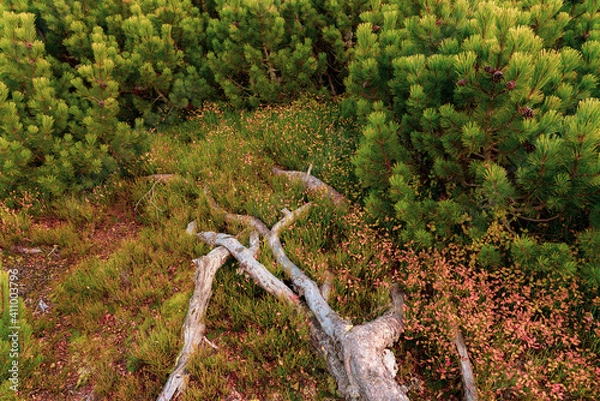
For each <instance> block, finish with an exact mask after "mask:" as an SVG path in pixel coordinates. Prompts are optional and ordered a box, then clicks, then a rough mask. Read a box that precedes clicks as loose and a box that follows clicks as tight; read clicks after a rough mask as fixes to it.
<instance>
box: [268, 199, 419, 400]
mask: <svg viewBox="0 0 600 401" xmlns="http://www.w3.org/2000/svg"><path fill="white" fill-rule="evenodd" d="M306 209H307V208H306V206H303V207H301V208H299V209H297V210H296V211H295V212H294V213H289V212H288V213H286V216H285V217H284V218H283V219H282V220H280V221H279V222H278V223H277V224H275V226H273V228H272V229H271V234H270V235H269V237H268V243H269V245H270V247H271V250H272V252H273V254H274V255H275V259H276V260H277V263H279V265H280V266H281V267H282V269H283V271H284V272H285V273H286V274H287V275H288V277H289V279H290V281H291V282H292V284H293V286H294V289H295V290H296V292H297V293H298V294H299V295H303V296H304V299H305V300H306V303H307V305H308V307H309V309H310V310H311V312H312V313H313V314H314V316H315V319H316V320H317V321H318V322H319V325H320V326H321V328H322V329H323V331H324V332H325V334H327V336H328V337H329V339H330V340H331V342H332V343H333V344H334V347H335V349H337V350H339V351H338V355H337V358H338V359H339V361H340V362H341V364H342V366H344V376H345V378H346V379H347V383H345V384H342V383H340V382H339V381H338V388H339V390H340V392H341V393H342V394H343V395H344V397H345V398H346V399H348V400H355V399H364V400H408V397H407V395H406V390H405V389H403V388H401V387H400V386H399V385H398V383H397V382H396V380H395V379H394V377H393V375H392V373H391V372H389V371H388V370H387V369H386V367H385V365H384V363H383V355H384V350H385V349H386V348H387V347H391V346H392V345H393V344H394V343H395V342H396V341H397V340H398V338H399V337H400V333H401V331H402V308H403V298H402V296H401V295H400V294H399V293H397V291H396V290H394V291H392V298H393V301H394V302H393V307H392V309H391V310H390V311H389V312H388V313H386V314H385V315H383V316H381V317H380V318H378V319H376V320H374V321H372V322H369V323H366V324H362V325H359V326H354V327H353V326H352V325H351V324H350V323H349V322H348V321H346V320H344V319H342V318H341V317H340V316H339V315H338V313H336V312H335V311H333V310H332V309H331V307H330V306H329V304H328V303H327V301H325V299H324V298H323V296H322V293H321V291H320V289H319V287H318V286H317V284H316V283H315V282H314V281H313V280H311V279H310V278H309V277H308V276H306V274H304V272H303V271H302V270H301V269H300V268H298V266H296V265H295V264H294V263H293V262H292V261H291V260H290V259H289V258H288V257H287V255H286V254H285V252H284V250H283V247H282V245H281V242H280V240H279V233H280V232H281V231H282V230H283V229H284V228H285V227H287V226H289V225H290V224H292V223H293V222H294V221H295V220H296V218H298V216H300V215H302V214H303V213H304V212H305V211H306ZM336 379H337V378H336ZM344 385H345V386H346V387H343V386H344Z"/></svg>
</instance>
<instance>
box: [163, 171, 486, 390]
mask: <svg viewBox="0 0 600 401" xmlns="http://www.w3.org/2000/svg"><path fill="white" fill-rule="evenodd" d="M273 172H274V173H275V174H278V175H287V176H290V177H292V178H296V179H301V180H302V181H303V182H304V183H305V185H306V186H307V188H308V189H309V190H311V191H322V192H324V193H325V194H326V195H327V196H329V197H330V198H331V199H332V201H333V202H334V203H335V204H336V205H341V204H343V203H346V202H347V201H346V200H345V198H344V197H343V195H341V194H340V193H338V192H337V191H335V190H334V189H333V188H331V187H330V186H328V185H327V184H325V183H323V182H322V181H320V180H318V179H317V178H315V177H313V176H311V175H310V170H309V172H308V173H302V172H297V171H283V170H280V169H277V168H274V169H273ZM205 192H206V196H207V199H208V202H209V205H210V207H211V209H212V210H213V211H214V212H219V213H224V215H225V219H226V221H236V222H240V223H242V224H245V225H247V226H250V227H252V228H253V229H254V230H255V231H254V233H253V235H252V238H251V243H252V246H251V248H246V247H245V246H243V245H242V244H241V243H240V242H239V241H238V240H237V239H236V238H235V237H233V236H231V235H227V234H219V233H214V232H201V233H198V234H197V235H198V237H199V238H200V239H201V240H203V241H204V242H206V243H208V244H210V245H212V246H216V248H215V249H214V250H213V251H211V252H210V253H209V254H208V255H206V256H204V257H203V258H200V259H198V262H197V264H198V269H197V271H196V289H195V291H194V295H193V296H192V299H191V300H190V308H189V310H188V316H187V318H186V321H185V323H184V326H183V340H184V346H183V349H182V351H181V353H180V355H179V357H178V359H177V364H176V367H175V369H174V371H173V372H172V373H171V375H170V377H169V379H168V381H167V384H166V385H165V387H164V389H163V392H162V393H161V395H160V396H159V398H158V401H170V400H171V399H172V398H173V397H174V396H177V394H180V393H181V391H182V390H183V388H184V387H185V383H186V379H187V375H186V372H185V367H186V364H187V362H188V360H189V358H190V356H191V355H192V353H193V352H194V350H195V349H196V347H198V346H199V344H200V342H201V341H202V340H203V338H204V330H205V325H204V323H203V318H204V313H205V311H206V307H207V303H208V300H209V298H210V294H211V285H212V280H213V278H214V275H215V273H216V271H217V269H218V268H219V267H220V266H221V265H222V264H223V263H224V262H225V260H226V259H227V258H228V257H229V256H233V257H234V258H235V259H237V261H238V262H239V263H240V269H241V270H242V271H243V272H244V273H245V274H246V275H248V276H250V277H251V278H252V279H253V280H254V282H255V283H256V284H257V285H259V286H260V287H262V288H263V289H265V290H266V291H267V292H268V293H270V294H272V295H274V296H276V297H277V298H278V299H279V300H280V301H282V302H285V303H288V304H290V305H293V306H294V307H295V308H296V310H298V311H299V312H300V313H301V314H303V315H305V316H307V317H308V318H309V319H310V322H311V324H310V329H311V337H312V339H313V343H314V345H315V347H316V348H317V350H318V351H319V352H320V353H321V354H322V355H323V357H324V358H325V359H326V361H327V364H328V368H329V371H330V373H331V375H332V376H333V377H334V378H335V380H336V382H337V384H338V389H339V391H340V393H341V394H342V395H343V396H344V397H345V398H346V399H347V400H369V401H370V400H378V401H379V400H381V401H384V400H389V401H392V400H394V401H398V400H399V401H408V400H409V398H408V396H407V392H408V390H407V389H406V387H404V386H400V385H399V384H398V383H397V382H396V380H395V378H394V377H395V374H396V371H397V369H396V368H395V366H393V365H395V359H394V358H393V354H392V353H391V351H390V350H389V349H387V348H389V347H391V346H392V345H393V344H394V343H395V342H396V341H398V339H399V336H400V333H401V331H402V330H403V306H404V299H403V295H402V294H401V293H400V292H399V291H398V289H397V288H396V287H393V288H392V290H391V297H392V307H391V308H390V310H389V311H388V312H386V313H385V314H384V315H383V316H381V317H379V318H377V319H375V320H373V321H371V322H368V323H365V324H361V325H359V326H353V325H352V324H351V323H350V322H349V321H347V320H345V319H343V318H342V317H340V315H339V314H338V313H337V312H335V311H334V310H332V309H331V307H330V306H329V304H328V302H327V298H328V287H329V286H330V285H331V284H330V283H329V281H330V280H331V278H328V280H327V282H326V283H325V284H324V285H323V287H322V288H319V286H318V285H317V284H316V283H315V282H314V281H313V280H312V279H310V278H309V277H308V276H307V275H306V274H305V273H304V272H303V271H302V270H301V269H300V268H299V267H298V266H296V265H295V264H294V263H293V262H292V261H291V260H290V259H289V258H288V256H287V255H286V253H285V251H284V250H283V246H282V244H281V241H280V239H279V235H280V233H281V232H282V231H283V229H284V228H286V227H288V226H290V225H291V224H293V223H294V222H295V221H296V220H297V219H299V218H300V217H301V216H303V215H304V214H305V213H306V212H307V211H308V210H309V208H310V207H311V205H310V204H306V205H304V206H302V207H300V208H298V209H297V210H295V211H294V212H290V211H288V210H284V211H283V212H284V214H285V216H284V217H283V218H282V219H281V220H280V221H279V222H278V223H277V224H275V225H274V226H273V228H272V229H270V230H269V229H268V227H267V226H266V225H265V224H264V223H263V222H262V221H260V220H259V219H258V218H256V217H253V216H243V215H237V214H233V213H229V212H227V211H224V210H223V209H222V208H221V207H220V206H219V205H218V204H217V203H216V202H215V201H214V199H213V198H212V196H211V195H210V193H209V192H208V190H206V189H205ZM187 231H188V233H190V234H192V233H195V232H196V226H195V223H194V222H192V223H190V225H188V228H187ZM259 234H260V235H261V236H262V237H263V238H264V239H265V243H266V244H268V246H269V247H270V248H271V251H272V253H273V255H274V257H275V259H276V261H277V263H278V264H279V265H280V266H281V268H282V270H283V272H284V273H285V275H286V276H287V278H288V279H289V280H290V281H291V284H292V289H290V288H289V287H288V286H286V285H285V284H284V283H283V282H282V281H281V280H280V279H278V278H277V277H275V276H274V275H273V274H272V273H271V272H269V270H268V269H267V268H266V267H265V266H264V265H262V264H261V263H259V262H258V261H257V260H256V252H257V250H258V244H259V241H258V235H259ZM301 298H303V301H304V302H300V299H301ZM455 344H456V346H457V349H458V351H459V354H460V355H461V370H462V372H463V380H464V385H465V400H466V401H476V399H477V398H476V397H477V396H476V391H474V389H475V384H474V380H473V374H472V369H471V366H470V362H469V360H468V355H467V354H466V346H464V340H463V339H462V336H461V335H460V333H459V335H458V336H457V339H455ZM463 351H464V354H463ZM464 355H466V357H465V356H464ZM465 358H466V359H465ZM463 365H464V366H463ZM467 392H469V394H475V395H474V397H475V398H467V396H466V394H467Z"/></svg>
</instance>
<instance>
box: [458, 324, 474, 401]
mask: <svg viewBox="0 0 600 401" xmlns="http://www.w3.org/2000/svg"><path fill="white" fill-rule="evenodd" d="M453 342H454V345H456V350H457V351H458V355H460V372H461V375H462V382H463V390H464V397H463V399H464V401H477V399H478V396H477V386H476V385H475V377H474V375H473V367H472V366H471V360H470V358H469V352H468V351H467V345H466V344H465V339H464V338H463V335H462V333H461V332H460V331H458V333H457V334H456V337H455V338H454V340H453Z"/></svg>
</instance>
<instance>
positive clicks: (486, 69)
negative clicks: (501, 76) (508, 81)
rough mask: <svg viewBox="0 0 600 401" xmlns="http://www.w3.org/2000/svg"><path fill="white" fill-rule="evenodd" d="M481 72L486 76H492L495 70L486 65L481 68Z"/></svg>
mask: <svg viewBox="0 0 600 401" xmlns="http://www.w3.org/2000/svg"><path fill="white" fill-rule="evenodd" d="M483 71H485V72H487V73H488V74H493V73H495V72H496V69H495V68H494V67H492V66H491V65H486V66H485V67H483Z"/></svg>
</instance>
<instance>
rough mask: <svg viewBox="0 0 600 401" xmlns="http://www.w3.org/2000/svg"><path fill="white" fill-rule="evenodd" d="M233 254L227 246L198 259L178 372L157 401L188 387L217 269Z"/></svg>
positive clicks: (169, 379)
mask: <svg viewBox="0 0 600 401" xmlns="http://www.w3.org/2000/svg"><path fill="white" fill-rule="evenodd" d="M229 256H230V254H229V251H228V250H227V249H226V248H224V247H218V248H215V249H213V250H212V251H210V252H209V253H208V254H207V255H205V256H203V257H201V258H199V259H195V260H194V263H195V264H196V266H197V268H196V273H195V279H194V282H195V288H194V293H193V295H192V298H191V299H190V306H189V308H188V312H187V316H186V318H185V322H184V323H183V329H182V339H183V347H182V348H181V352H180V353H179V356H178V357H177V362H176V364H175V369H174V370H173V372H171V374H170V375H169V378H168V379H167V383H166V384H165V386H164V387H163V390H162V392H161V393H160V395H159V396H158V401H169V400H171V399H173V397H175V396H177V395H179V394H181V392H182V391H183V389H184V388H185V386H186V384H187V376H188V375H187V372H186V366H187V364H188V362H189V360H190V358H191V356H192V355H193V353H194V352H195V351H196V349H197V348H198V346H199V345H200V343H201V342H202V340H203V338H204V332H205V330H206V325H205V324H204V314H205V313H206V309H207V307H208V301H209V300H210V296H211V294H212V290H211V288H212V282H213V279H214V277H215V274H216V273H217V270H219V268H220V267H221V266H223V264H224V263H225V262H226V261H227V259H228V258H229Z"/></svg>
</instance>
